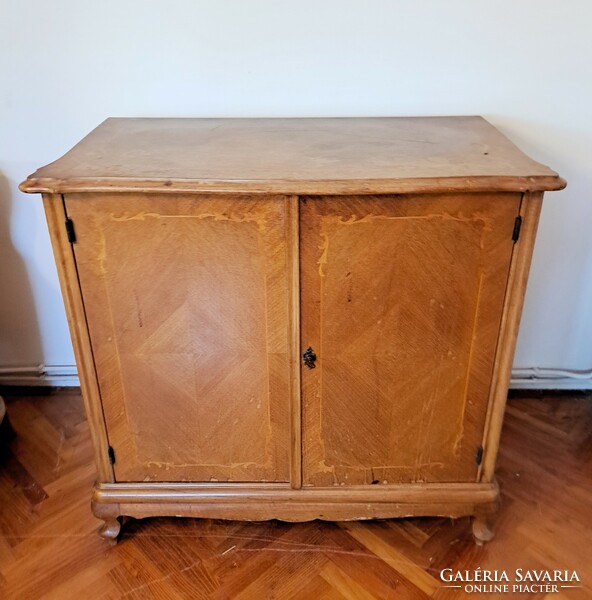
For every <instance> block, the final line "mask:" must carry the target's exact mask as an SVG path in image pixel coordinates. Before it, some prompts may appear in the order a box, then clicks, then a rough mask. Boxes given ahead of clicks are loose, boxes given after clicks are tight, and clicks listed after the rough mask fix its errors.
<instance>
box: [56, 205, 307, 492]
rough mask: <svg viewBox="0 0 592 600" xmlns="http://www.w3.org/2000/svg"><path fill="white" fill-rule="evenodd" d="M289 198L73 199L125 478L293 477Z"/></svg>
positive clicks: (98, 357)
mask: <svg viewBox="0 0 592 600" xmlns="http://www.w3.org/2000/svg"><path fill="white" fill-rule="evenodd" d="M295 202H296V199H295V198H291V197H282V196H273V197H271V196H266V197H261V196H259V197H248V196H213V195H210V196H208V195H175V194H166V195H158V194H104V193H102V194H92V193H84V194H71V195H66V197H65V205H66V211H67V215H68V218H69V219H71V221H72V223H73V227H74V231H75V236H76V241H75V243H74V244H73V246H72V247H73V250H74V255H75V260H76V266H77V269H78V276H79V280H80V286H81V290H82V296H83V302H84V308H85V313H86V318H87V321H88V328H89V333H90V338H91V346H92V352H93V358H94V361H95V365H96V371H97V375H98V383H99V388H100V393H101V398H102V405H103V412H104V417H105V422H106V425H107V433H108V438H109V444H110V445H111V446H112V448H113V450H114V454H115V464H114V470H115V478H116V480H117V481H171V482H182V481H195V482H216V481H220V482H267V481H268V482H288V481H289V480H290V439H291V431H290V429H291V421H290V414H291V406H290V404H291V401H292V398H291V387H292V385H293V379H294V375H293V373H292V372H291V369H292V368H294V367H295V366H296V367H297V364H296V365H294V364H293V361H292V360H291V354H293V353H292V352H291V350H290V349H291V348H292V347H293V346H294V338H295V335H296V334H295V332H294V331H293V329H292V325H291V319H290V315H291V314H292V312H293V311H294V303H295V302H297V298H295V293H297V290H295V289H294V287H295V286H294V285H293V279H294V278H293V275H292V273H293V272H294V270H293V264H294V261H295V260H296V261H297V257H296V256H294V254H293V252H294V251H295V250H294V248H296V247H297V246H296V241H295V238H296V237H297V233H296V232H297V229H296V228H297V221H296V219H297V206H296V204H295Z"/></svg>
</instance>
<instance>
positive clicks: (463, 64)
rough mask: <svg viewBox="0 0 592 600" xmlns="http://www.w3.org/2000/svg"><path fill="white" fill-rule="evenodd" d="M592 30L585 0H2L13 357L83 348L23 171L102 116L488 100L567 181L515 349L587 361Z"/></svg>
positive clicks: (311, 111) (2, 277)
mask: <svg viewBox="0 0 592 600" xmlns="http://www.w3.org/2000/svg"><path fill="white" fill-rule="evenodd" d="M591 30H592V5H591V4H590V3H589V2H588V1H587V0H572V1H571V2H569V3H565V2H559V1H558V0H520V1H519V2H517V1H516V0H496V2H491V1H486V0H446V1H443V0H415V1H413V2H411V1H407V2H403V1H398V0H338V1H337V0H323V1H321V2H319V1H316V2H314V1H311V0H300V1H299V2H285V1H280V0H260V1H256V0H218V1H216V2H211V1H208V2H206V1H203V0H187V1H182V0H166V2H165V1H162V2H156V1H154V0H102V1H101V2H80V0H53V1H52V2H46V1H42V0H2V2H0V173H1V174H2V176H1V177H0V209H1V212H0V234H1V242H0V243H1V246H0V251H1V260H0V290H1V293H0V367H4V368H5V369H6V368H8V367H15V366H23V367H28V366H32V365H36V364H38V363H45V364H48V365H71V364H73V356H72V350H71V346H70V341H69V337H68V332H67V327H66V322H65V317H64V312H63V309H62V303H61V297H60V293H59V288H58V283H57V278H56V273H55V268H54V265H53V258H52V255H51V250H50V245H49V240H48V236H47V233H46V227H45V223H44V219H43V215H42V210H41V203H40V200H39V199H36V198H34V197H30V196H24V195H23V194H21V193H19V192H18V190H17V184H18V183H19V182H20V181H21V180H22V179H23V178H24V177H25V176H26V175H28V174H29V173H30V172H32V171H34V170H35V168H37V167H38V166H41V165H43V164H45V163H47V162H49V161H51V160H54V159H56V158H57V157H58V156H60V155H61V154H63V153H64V152H65V151H66V150H68V149H69V148H70V147H71V146H72V145H73V144H74V143H75V142H77V141H78V140H79V139H80V138H81V137H82V136H83V135H85V134H86V133H87V132H88V131H90V130H91V129H92V128H93V127H95V126H96V125H97V124H98V123H99V122H100V121H102V120H103V119H104V118H105V117H107V116H330V115H334V116H349V115H352V116H353V115H433V114H438V115H444V114H451V115H452V114H483V115H484V116H486V117H487V118H488V119H489V120H490V121H492V122H493V123H494V124H495V125H497V126H498V127H499V128H500V129H501V130H502V131H503V132H505V133H506V134H507V135H508V136H509V137H510V138H511V139H512V140H514V142H515V143H517V144H518V145H519V146H520V147H521V148H522V149H523V150H524V151H526V152H527V153H529V154H531V155H532V156H533V157H534V158H536V159H538V160H540V161H541V162H543V163H546V164H549V165H550V166H552V167H553V168H554V169H555V170H557V171H559V173H560V174H561V175H563V176H564V177H565V178H566V179H567V180H568V182H569V186H568V188H567V190H565V191H563V192H556V193H549V194H548V195H547V200H546V204H545V207H544V212H543V216H542V223H541V228H540V236H539V239H538V242H537V248H536V253H535V258H534V266H533V272H532V279H531V282H530V286H529V291H528V296H527V301H526V308H525V315H524V319H523V324H522V328H521V333H520V340H519V348H518V353H517V357H516V365H517V366H519V367H527V368H533V367H553V368H563V369H572V370H573V369H580V370H583V369H589V368H591V367H592V342H591V341H590V340H592V314H591V308H592V236H590V234H589V231H590V224H591V223H592V202H591V201H590V200H591V199H590V190H591V189H592V111H591V109H592V35H591V34H590V31H591ZM590 381H592V380H590V379H589V380H588V382H590Z"/></svg>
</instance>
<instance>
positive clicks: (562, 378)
mask: <svg viewBox="0 0 592 600" xmlns="http://www.w3.org/2000/svg"><path fill="white" fill-rule="evenodd" d="M0 385H18V386H51V387H72V386H78V385H80V383H79V381H78V374H77V372H76V367H75V366H74V365H38V366H34V367H0ZM510 388H511V389H517V390H520V389H522V390H528V389H531V390H532V389H536V390H592V369H590V370H587V371H577V370H575V369H541V368H537V367H528V368H522V367H521V368H515V369H513V370H512V379H511V380H510Z"/></svg>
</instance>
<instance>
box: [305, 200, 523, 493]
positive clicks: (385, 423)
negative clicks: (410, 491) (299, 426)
mask: <svg viewBox="0 0 592 600" xmlns="http://www.w3.org/2000/svg"><path fill="white" fill-rule="evenodd" d="M519 208H520V194H497V195H496V194H462V195H461V194H457V195H454V194H448V195H446V196H437V195H435V196H434V195H429V196H427V195H424V196H421V195H420V196H410V197H398V198H392V197H377V196H359V197H347V198H346V197H340V198H338V199H337V198H331V197H324V198H323V197H321V198H316V197H308V198H303V199H302V204H301V239H300V248H301V277H302V284H301V293H302V316H301V321H302V337H301V346H302V348H306V347H308V346H311V347H312V348H313V349H314V351H315V353H316V354H317V363H316V368H314V369H311V370H309V369H307V368H305V367H303V369H302V393H303V396H302V410H303V480H304V483H305V484H306V485H314V486H331V485H359V484H377V485H382V484H385V483H400V482H410V481H415V482H455V481H456V482H470V481H476V478H477V468H478V467H477V462H476V460H475V456H476V451H477V448H478V447H479V446H480V445H481V443H482V438H483V430H484V422H485V417H486V414H487V403H488V398H489V390H490V384H491V372H492V368H493V360H494V355H495V349H496V342H497V336H498V331H499V324H500V319H501V314H502V305H503V299H504V293H505V286H506V280H507V276H508V269H509V265H510V258H511V255H512V248H513V243H512V239H511V232H512V229H513V226H514V220H515V218H516V216H517V215H518V213H519Z"/></svg>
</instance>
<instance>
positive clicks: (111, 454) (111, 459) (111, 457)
mask: <svg viewBox="0 0 592 600" xmlns="http://www.w3.org/2000/svg"><path fill="white" fill-rule="evenodd" d="M107 454H109V462H110V463H111V464H112V465H114V464H115V450H113V446H109V449H108V450H107Z"/></svg>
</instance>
